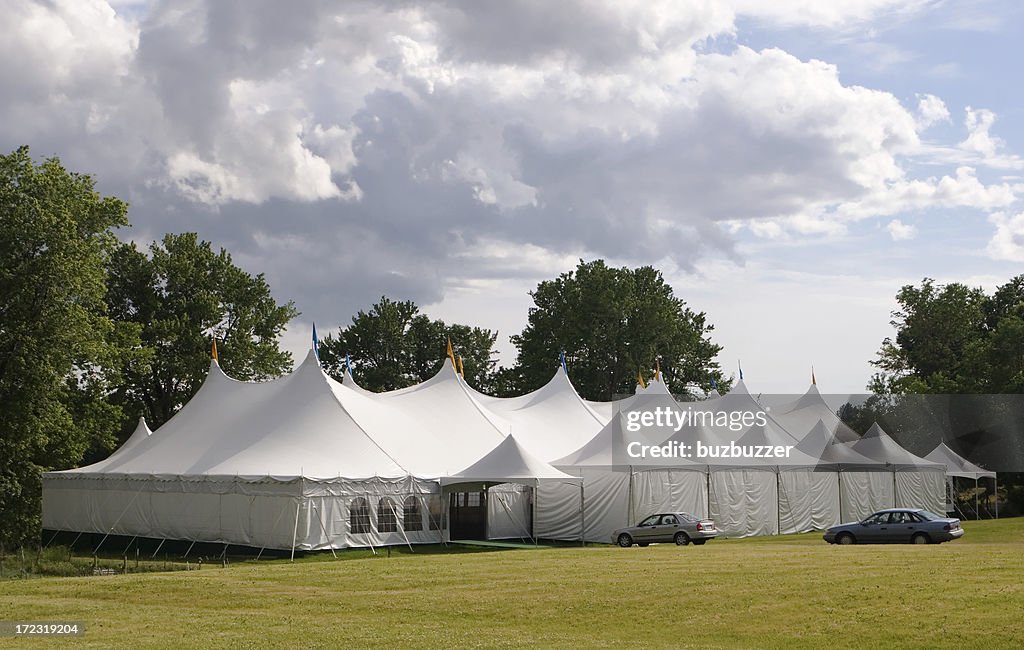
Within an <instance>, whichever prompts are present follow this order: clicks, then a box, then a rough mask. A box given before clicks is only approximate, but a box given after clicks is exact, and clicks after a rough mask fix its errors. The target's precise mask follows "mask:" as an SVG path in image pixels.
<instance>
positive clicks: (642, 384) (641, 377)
mask: <svg viewBox="0 0 1024 650" xmlns="http://www.w3.org/2000/svg"><path fill="white" fill-rule="evenodd" d="M636 383H638V384H640V388H647V383H646V382H645V381H644V375H643V373H641V372H640V371H639V370H637V371H636Z"/></svg>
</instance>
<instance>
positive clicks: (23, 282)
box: [0, 147, 134, 545]
mask: <svg viewBox="0 0 1024 650" xmlns="http://www.w3.org/2000/svg"><path fill="white" fill-rule="evenodd" d="M126 215H127V206H126V205H125V204H124V203H123V202H122V201H120V200H118V199H116V198H112V197H101V196H100V195H99V194H98V193H97V192H96V191H95V189H94V183H93V180H92V179H91V178H90V177H89V176H86V175H82V174H77V173H73V172H69V171H68V170H66V169H65V168H64V167H63V166H62V165H61V163H60V161H59V160H58V159H56V158H51V159H49V160H46V161H44V162H43V163H42V164H40V165H35V164H34V163H33V161H32V158H31V156H30V153H29V150H28V147H22V148H20V149H18V150H17V151H15V152H13V153H11V154H10V155H5V156H0V405H2V407H0V513H2V522H0V541H3V542H4V543H5V544H8V545H11V544H18V543H22V542H24V541H26V540H27V539H29V538H31V537H34V536H35V535H36V534H37V533H38V527H39V512H40V510H39V498H40V489H41V486H40V472H41V471H43V470H47V469H63V468H67V467H71V466H74V465H75V464H76V463H77V462H78V461H79V460H80V459H81V457H82V455H83V453H85V451H86V450H87V449H88V448H89V447H90V446H92V445H93V444H94V443H95V442H96V441H95V438H97V437H102V436H103V435H104V432H105V431H107V430H108V429H109V427H107V426H105V425H107V424H109V423H110V422H111V421H112V418H113V421H116V418H117V417H118V416H119V413H118V412H117V409H116V407H113V406H111V405H109V404H105V403H104V402H103V401H102V400H101V399H100V400H94V398H98V397H99V396H102V395H103V394H104V393H105V391H106V390H107V385H108V384H107V382H109V381H110V379H111V375H110V370H111V369H112V368H113V367H114V366H116V365H117V364H118V363H119V360H118V354H119V349H121V347H122V346H121V345H119V344H118V342H119V341H120V342H122V343H123V342H124V341H126V340H127V341H130V340H132V338H133V335H134V332H133V328H131V327H130V326H129V327H118V326H116V325H115V324H114V323H112V322H111V320H110V318H108V316H107V313H106V305H105V303H104V295H105V293H106V285H105V282H104V280H105V264H106V261H107V259H108V258H109V255H110V253H111V251H112V250H113V249H114V247H115V246H116V242H117V240H116V238H115V236H114V235H113V232H112V229H114V228H117V227H119V226H124V225H127V218H126ZM106 435H108V436H109V434H106Z"/></svg>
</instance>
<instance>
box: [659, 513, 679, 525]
mask: <svg viewBox="0 0 1024 650" xmlns="http://www.w3.org/2000/svg"><path fill="white" fill-rule="evenodd" d="M661 523H663V524H668V525H669V526H671V525H673V524H675V523H676V516H675V515H665V516H664V517H662V518H661Z"/></svg>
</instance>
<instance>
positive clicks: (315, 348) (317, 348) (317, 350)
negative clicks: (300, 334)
mask: <svg viewBox="0 0 1024 650" xmlns="http://www.w3.org/2000/svg"><path fill="white" fill-rule="evenodd" d="M313 352H314V353H316V360H317V361H319V360H320V339H318V338H317V337H316V323H315V322H314V323H313Z"/></svg>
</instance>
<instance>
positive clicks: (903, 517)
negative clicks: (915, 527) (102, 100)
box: [889, 512, 907, 524]
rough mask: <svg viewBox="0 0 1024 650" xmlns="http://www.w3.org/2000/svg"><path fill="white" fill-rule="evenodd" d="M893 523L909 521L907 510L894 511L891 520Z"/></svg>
mask: <svg viewBox="0 0 1024 650" xmlns="http://www.w3.org/2000/svg"><path fill="white" fill-rule="evenodd" d="M889 523H892V524H905V523H907V513H905V512H894V513H892V518H891V519H890V520H889Z"/></svg>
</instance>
